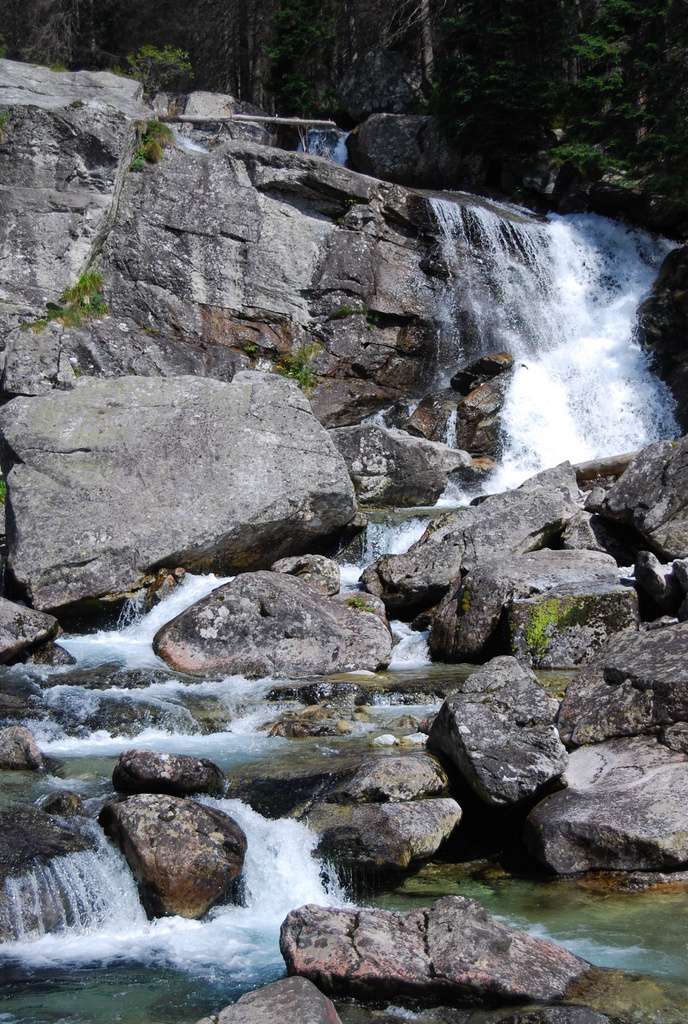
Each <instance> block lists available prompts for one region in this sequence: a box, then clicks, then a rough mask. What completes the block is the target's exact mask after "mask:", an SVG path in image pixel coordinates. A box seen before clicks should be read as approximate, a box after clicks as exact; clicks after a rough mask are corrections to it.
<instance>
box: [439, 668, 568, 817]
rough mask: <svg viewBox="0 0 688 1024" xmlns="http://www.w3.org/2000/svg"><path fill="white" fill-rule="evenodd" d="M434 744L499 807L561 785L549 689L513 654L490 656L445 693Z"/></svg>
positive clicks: (561, 759) (561, 755)
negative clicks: (466, 677)
mask: <svg viewBox="0 0 688 1024" xmlns="http://www.w3.org/2000/svg"><path fill="white" fill-rule="evenodd" d="M428 746H429V747H430V749H432V750H435V751H437V752H438V753H440V754H442V755H443V756H444V757H445V758H447V759H448V760H449V761H450V762H452V763H453V764H454V765H455V767H456V768H457V769H458V772H459V774H460V776H461V778H462V779H463V781H464V782H465V783H467V784H468V785H469V786H470V787H471V788H472V789H473V790H474V791H475V792H476V794H477V795H478V796H479V797H480V799H481V800H483V801H484V802H485V803H487V804H489V805H491V806H493V807H508V806H514V805H517V804H523V803H524V802H527V801H530V800H533V799H535V798H536V797H537V796H538V795H539V794H542V793H544V792H547V791H550V790H551V789H552V788H556V787H559V786H561V785H562V784H563V783H562V781H561V780H562V776H563V774H564V772H565V771H566V766H567V763H568V758H567V755H566V750H565V749H564V747H563V745H562V743H561V741H560V739H559V735H558V733H557V730H556V727H555V725H554V722H553V720H552V709H551V707H550V701H549V698H548V696H547V694H546V693H545V691H544V690H543V688H542V686H541V685H540V683H539V682H538V679H537V677H536V676H535V674H534V673H533V672H531V670H530V669H528V668H526V667H525V666H523V665H520V664H519V663H518V662H517V661H516V659H515V658H510V657H500V658H493V659H492V660H491V661H488V662H487V664H486V665H483V666H482V667H481V668H479V669H477V671H475V672H473V673H472V674H471V675H470V676H469V677H468V679H466V680H465V682H464V683H463V684H462V686H461V688H460V689H459V690H457V691H456V693H453V694H452V695H451V696H450V697H448V698H447V700H446V701H445V702H444V704H443V705H442V707H441V709H440V712H439V714H438V716H437V718H436V719H435V721H434V723H433V725H432V728H431V730H430V734H429V736H428Z"/></svg>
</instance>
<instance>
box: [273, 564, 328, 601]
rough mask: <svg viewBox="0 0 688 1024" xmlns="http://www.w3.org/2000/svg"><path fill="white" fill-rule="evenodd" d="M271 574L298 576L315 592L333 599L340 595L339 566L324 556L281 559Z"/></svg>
mask: <svg viewBox="0 0 688 1024" xmlns="http://www.w3.org/2000/svg"><path fill="white" fill-rule="evenodd" d="M270 571H271V572H281V573H284V574H285V575H286V576H296V577H298V579H300V580H302V582H304V583H308V585H309V586H311V587H313V588H314V590H319V591H320V593H321V594H327V596H328V597H332V595H333V594H338V593H339V586H340V578H339V566H338V565H337V563H336V562H334V561H333V560H332V559H331V558H325V556H324V555H295V556H294V557H292V558H280V559H278V560H277V561H276V562H273V564H272V565H271V566H270Z"/></svg>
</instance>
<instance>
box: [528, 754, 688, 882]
mask: <svg viewBox="0 0 688 1024" xmlns="http://www.w3.org/2000/svg"><path fill="white" fill-rule="evenodd" d="M567 778H568V782H569V786H568V789H566V790H564V791H562V792H560V793H554V794H553V795H552V796H549V797H547V798H546V799H545V800H543V801H542V803H540V804H538V806H537V807H536V808H534V810H533V811H531V813H530V815H529V816H528V819H527V821H526V825H525V827H524V839H525V842H526V844H527V845H528V847H529V849H530V851H531V853H533V855H534V856H535V857H536V858H537V859H538V860H539V861H540V863H541V864H544V865H545V866H546V867H547V868H549V869H550V870H551V871H555V872H556V873H557V874H561V875H567V874H575V873H576V872H579V871H596V870H621V871H666V870H669V871H671V870H675V869H677V868H685V866H686V865H687V864H688V807H687V805H686V800H685V793H686V787H687V786H688V757H686V755H685V754H681V753H678V752H675V751H671V750H669V749H667V747H665V746H662V745H661V744H658V743H657V741H656V740H655V739H654V738H648V737H643V738H633V739H622V740H611V741H610V742H608V743H602V744H598V745H596V746H589V747H581V748H580V749H579V750H576V751H574V753H573V754H572V755H571V757H570V760H569V769H568V772H567Z"/></svg>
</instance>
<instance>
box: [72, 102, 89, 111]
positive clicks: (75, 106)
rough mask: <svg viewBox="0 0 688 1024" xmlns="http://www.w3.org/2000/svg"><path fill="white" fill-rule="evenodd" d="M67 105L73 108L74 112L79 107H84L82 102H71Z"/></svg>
mask: <svg viewBox="0 0 688 1024" xmlns="http://www.w3.org/2000/svg"><path fill="white" fill-rule="evenodd" d="M69 105H70V107H73V108H74V109H75V110H78V109H79V108H80V107H85V106H86V104H85V103H84V101H83V100H73V101H72V102H71V103H70V104H69Z"/></svg>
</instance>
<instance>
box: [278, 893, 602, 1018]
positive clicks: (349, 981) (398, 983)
mask: <svg viewBox="0 0 688 1024" xmlns="http://www.w3.org/2000/svg"><path fill="white" fill-rule="evenodd" d="M280 949H281V951H282V955H283V957H284V959H285V961H286V964H287V970H288V971H289V973H290V974H299V975H301V976H304V977H307V978H309V979H310V980H312V981H313V982H314V983H315V984H317V985H318V987H319V988H320V989H321V990H322V991H324V992H329V993H331V994H336V995H349V996H357V997H360V998H364V999H370V998H373V999H374V998H385V997H390V996H391V997H395V996H403V995H405V996H412V997H415V998H418V999H425V1000H427V999H430V1000H433V1001H435V1002H439V1001H444V1000H447V1001H449V1000H450V1001H452V1002H456V1001H467V1000H468V1001H473V1002H475V1001H478V1002H488V1004H489V1003H490V1002H494V1001H499V1002H502V1003H510V1002H524V1001H528V1000H533V1001H540V1002H545V1003H546V1002H554V1001H557V1000H559V999H561V998H562V997H563V996H564V995H565V993H566V991H567V990H568V989H569V988H570V987H572V986H573V985H574V984H575V982H577V981H580V980H581V979H582V978H584V977H585V975H586V974H587V973H588V971H589V969H590V965H589V964H588V963H586V961H585V960H582V959H581V958H580V957H577V956H574V955H573V954H572V953H569V952H568V951H567V950H564V949H562V948H560V947H558V946H555V945H554V944H553V943H551V942H544V941H543V940H541V939H534V938H531V937H530V936H527V935H525V934H524V933H523V932H518V931H515V930H513V929H510V928H507V927H505V926H504V925H502V924H499V923H498V922H497V921H495V919H494V918H492V917H491V916H490V915H489V914H487V913H486V912H485V911H484V910H483V908H482V907H481V906H480V904H478V903H476V902H475V901H474V900H470V899H466V898H464V897H460V896H447V897H445V898H444V899H441V900H438V902H437V903H435V904H433V906H432V907H430V908H426V909H425V910H416V911H410V912H408V913H398V914H394V913H390V912H388V911H383V910H362V911H350V910H333V909H330V908H325V907H316V906H306V907H301V908H300V909H299V910H295V911H292V913H291V914H289V915H288V917H287V918H286V920H285V921H284V923H283V925H282V933H281V938H280Z"/></svg>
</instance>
